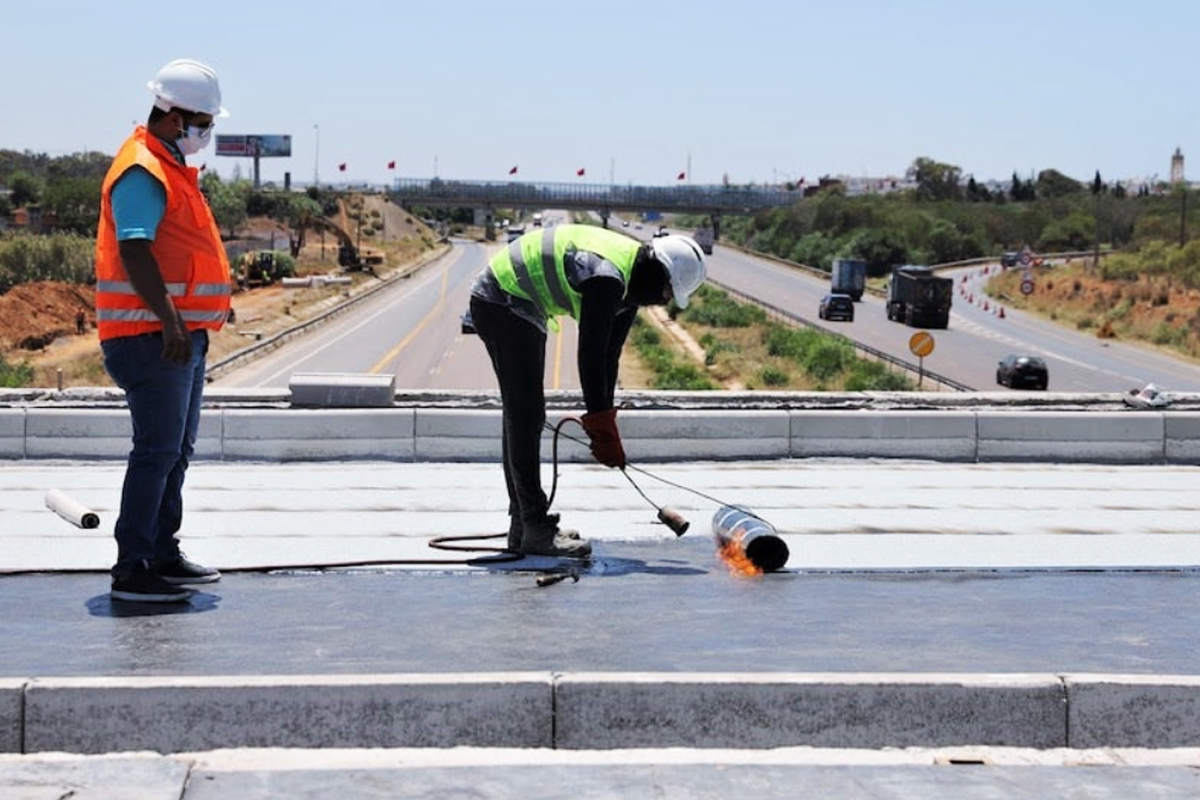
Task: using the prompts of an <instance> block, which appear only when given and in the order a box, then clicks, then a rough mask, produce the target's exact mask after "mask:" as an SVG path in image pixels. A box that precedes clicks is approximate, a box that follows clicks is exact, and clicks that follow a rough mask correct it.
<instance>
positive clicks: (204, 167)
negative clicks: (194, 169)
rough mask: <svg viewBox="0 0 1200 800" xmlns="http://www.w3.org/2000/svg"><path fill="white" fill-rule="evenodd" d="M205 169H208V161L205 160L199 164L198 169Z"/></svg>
mask: <svg viewBox="0 0 1200 800" xmlns="http://www.w3.org/2000/svg"><path fill="white" fill-rule="evenodd" d="M206 169H208V163H207V162H205V163H204V164H201V165H200V171H201V172H204V170H206Z"/></svg>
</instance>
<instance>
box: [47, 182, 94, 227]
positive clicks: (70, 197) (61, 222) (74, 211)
mask: <svg viewBox="0 0 1200 800" xmlns="http://www.w3.org/2000/svg"><path fill="white" fill-rule="evenodd" d="M42 210H43V212H50V213H53V214H54V218H55V223H56V225H57V227H58V229H59V230H62V231H70V232H72V233H78V234H79V235H81V236H95V235H96V225H97V223H98V222H99V221H100V179H99V178H72V177H66V178H51V179H50V181H49V182H48V183H47V184H46V190H45V192H44V193H43V195H42Z"/></svg>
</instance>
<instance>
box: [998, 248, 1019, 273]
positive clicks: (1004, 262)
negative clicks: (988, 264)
mask: <svg viewBox="0 0 1200 800" xmlns="http://www.w3.org/2000/svg"><path fill="white" fill-rule="evenodd" d="M1019 263H1021V254H1020V253H1015V252H1012V251H1009V252H1007V253H1004V254H1002V255H1001V256H1000V266H1002V267H1004V268H1005V269H1007V268H1009V267H1015V266H1016V265H1017V264H1019Z"/></svg>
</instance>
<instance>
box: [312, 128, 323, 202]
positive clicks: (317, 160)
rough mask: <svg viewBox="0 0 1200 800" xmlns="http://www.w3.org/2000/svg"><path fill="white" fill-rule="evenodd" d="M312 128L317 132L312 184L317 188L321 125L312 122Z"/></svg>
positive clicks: (318, 186)
mask: <svg viewBox="0 0 1200 800" xmlns="http://www.w3.org/2000/svg"><path fill="white" fill-rule="evenodd" d="M313 130H314V131H316V134H317V149H316V155H314V156H313V186H314V187H316V188H318V189H319V188H321V174H320V168H321V126H320V125H318V124H317V123H315V122H314V123H313Z"/></svg>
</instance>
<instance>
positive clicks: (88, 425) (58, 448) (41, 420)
mask: <svg viewBox="0 0 1200 800" xmlns="http://www.w3.org/2000/svg"><path fill="white" fill-rule="evenodd" d="M25 414H26V416H25V456H26V458H122V459H123V458H125V457H126V456H128V455H129V448H130V447H131V446H132V440H133V425H132V423H131V422H130V421H129V410H128V409H125V408H39V407H36V406H34V407H31V408H29V409H27V410H26V412H25Z"/></svg>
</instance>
